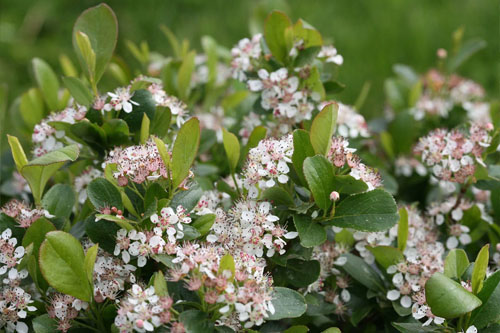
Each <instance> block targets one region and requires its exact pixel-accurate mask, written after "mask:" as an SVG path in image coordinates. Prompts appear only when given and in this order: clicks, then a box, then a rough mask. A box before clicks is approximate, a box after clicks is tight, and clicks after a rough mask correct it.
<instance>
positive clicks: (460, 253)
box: [444, 249, 470, 280]
mask: <svg viewBox="0 0 500 333" xmlns="http://www.w3.org/2000/svg"><path fill="white" fill-rule="evenodd" d="M469 264H470V263H469V259H468V258H467V253H465V251H464V250H462V249H453V250H451V251H450V252H449V253H448V255H447V256H446V259H445V261H444V275H446V276H447V277H449V278H452V279H456V280H460V277H461V276H462V275H463V274H464V273H465V271H466V270H467V267H469Z"/></svg>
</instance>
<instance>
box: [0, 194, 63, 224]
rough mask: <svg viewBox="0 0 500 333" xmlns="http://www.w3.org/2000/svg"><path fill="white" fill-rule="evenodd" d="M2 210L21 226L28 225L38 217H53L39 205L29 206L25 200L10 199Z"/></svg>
mask: <svg viewBox="0 0 500 333" xmlns="http://www.w3.org/2000/svg"><path fill="white" fill-rule="evenodd" d="M2 212H3V213H4V214H6V215H8V216H10V217H12V218H13V219H14V220H15V221H16V222H17V223H19V226H20V227H21V228H29V226H30V225H31V224H32V223H33V222H35V221H36V220H38V219H39V218H40V217H47V218H51V217H54V216H53V215H51V214H50V213H49V212H48V211H47V210H46V209H43V208H41V207H38V208H31V207H30V206H29V205H28V204H27V203H26V202H24V201H19V200H17V199H12V200H10V201H9V202H7V203H6V204H5V205H4V206H3V207H2Z"/></svg>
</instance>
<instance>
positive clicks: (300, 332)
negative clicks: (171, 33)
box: [283, 325, 309, 333]
mask: <svg viewBox="0 0 500 333" xmlns="http://www.w3.org/2000/svg"><path fill="white" fill-rule="evenodd" d="M307 332H309V328H307V326H305V325H294V326H292V327H290V328H288V329H286V330H285V331H284V332H283V333H307Z"/></svg>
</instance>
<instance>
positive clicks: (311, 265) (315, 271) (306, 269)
mask: <svg viewBox="0 0 500 333" xmlns="http://www.w3.org/2000/svg"><path fill="white" fill-rule="evenodd" d="M320 271H321V266H320V264H319V261H317V260H307V261H306V260H300V259H289V260H288V261H287V264H286V270H285V276H286V280H287V281H288V283H290V284H292V285H293V286H294V287H297V288H302V287H307V286H308V285H310V284H311V283H314V282H315V281H316V280H317V279H318V278H319V273H320Z"/></svg>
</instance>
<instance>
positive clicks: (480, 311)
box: [470, 271, 500, 329]
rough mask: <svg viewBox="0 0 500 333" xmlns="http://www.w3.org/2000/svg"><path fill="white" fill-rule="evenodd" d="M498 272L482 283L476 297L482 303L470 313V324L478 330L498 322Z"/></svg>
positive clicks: (499, 294) (499, 275) (499, 295)
mask: <svg viewBox="0 0 500 333" xmlns="http://www.w3.org/2000/svg"><path fill="white" fill-rule="evenodd" d="M499 284H500V271H497V272H495V273H493V274H492V275H491V276H490V277H489V278H487V279H486V280H485V281H484V284H483V288H482V289H481V291H480V292H479V294H477V297H479V299H480V300H481V301H482V302H483V305H481V306H480V307H479V308H477V309H476V310H474V311H473V312H472V316H471V319H470V320H471V323H472V324H474V326H476V327H477V328H478V329H481V328H483V327H485V326H487V325H488V324H491V323H497V322H498V321H500V285H499Z"/></svg>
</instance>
